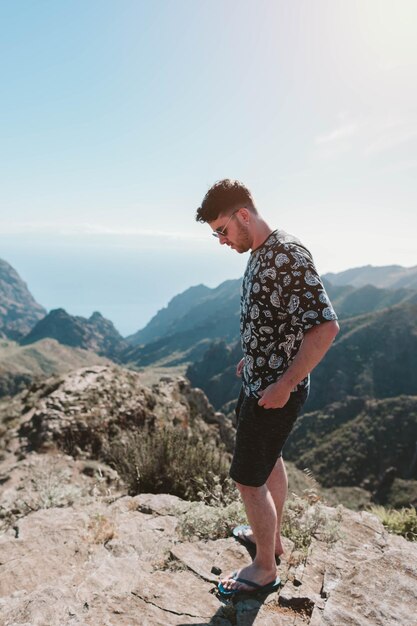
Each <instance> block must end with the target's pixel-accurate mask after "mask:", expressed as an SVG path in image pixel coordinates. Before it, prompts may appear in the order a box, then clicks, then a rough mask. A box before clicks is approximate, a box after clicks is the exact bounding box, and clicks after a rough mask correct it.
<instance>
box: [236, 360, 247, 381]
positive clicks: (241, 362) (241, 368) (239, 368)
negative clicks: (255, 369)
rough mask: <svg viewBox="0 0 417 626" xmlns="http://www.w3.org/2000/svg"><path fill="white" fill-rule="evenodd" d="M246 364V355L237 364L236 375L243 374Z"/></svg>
mask: <svg viewBox="0 0 417 626" xmlns="http://www.w3.org/2000/svg"><path fill="white" fill-rule="evenodd" d="M244 364H245V357H243V359H240V361H239V363H238V364H237V366H236V376H239V378H240V376H241V375H242V370H243V365H244Z"/></svg>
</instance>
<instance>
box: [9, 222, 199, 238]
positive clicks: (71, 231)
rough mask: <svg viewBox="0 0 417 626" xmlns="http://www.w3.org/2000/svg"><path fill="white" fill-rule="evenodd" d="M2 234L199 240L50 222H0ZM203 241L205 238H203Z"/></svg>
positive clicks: (147, 231) (184, 234)
mask: <svg viewBox="0 0 417 626" xmlns="http://www.w3.org/2000/svg"><path fill="white" fill-rule="evenodd" d="M0 234H2V235H20V234H37V235H122V236H140V237H149V238H151V237H163V238H166V239H185V240H193V241H195V240H196V239H198V238H199V236H198V235H196V234H195V233H192V232H183V231H182V232H175V231H163V230H156V229H155V230H153V229H143V228H135V227H130V228H128V227H119V226H102V225H101V224H92V223H88V222H84V223H63V222H50V221H39V220H37V221H31V222H29V221H25V222H23V221H22V222H10V221H7V222H0ZM201 239H203V237H201Z"/></svg>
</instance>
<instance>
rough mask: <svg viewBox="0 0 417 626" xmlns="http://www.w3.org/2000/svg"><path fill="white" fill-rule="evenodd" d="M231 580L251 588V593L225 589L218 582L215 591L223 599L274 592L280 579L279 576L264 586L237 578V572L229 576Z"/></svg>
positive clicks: (246, 590)
mask: <svg viewBox="0 0 417 626" xmlns="http://www.w3.org/2000/svg"><path fill="white" fill-rule="evenodd" d="M231 578H233V580H236V581H237V582H239V583H244V584H245V585H248V586H249V587H253V588H254V590H253V591H249V590H248V589H225V588H224V587H223V584H222V583H221V582H220V583H219V584H218V585H217V589H218V591H219V593H220V595H221V596H222V597H223V598H232V597H234V596H238V595H243V594H247V593H248V594H255V593H271V592H272V591H276V590H277V589H278V587H279V586H280V584H281V579H280V577H279V576H277V577H276V578H275V580H271V582H269V583H267V584H266V585H259V584H258V583H254V582H253V581H252V580H246V578H239V577H238V576H237V572H234V573H233V574H232V576H231Z"/></svg>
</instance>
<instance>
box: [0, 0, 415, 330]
mask: <svg viewBox="0 0 417 626" xmlns="http://www.w3.org/2000/svg"><path fill="white" fill-rule="evenodd" d="M416 23H417V3H416V2H415V1H414V0H409V1H405V0H396V1H395V2H394V1H391V0H366V1H364V0H359V1H354V0H344V1H342V2H341V1H338V0H326V1H324V0H314V2H313V1H311V0H309V1H307V0H305V1H300V0H286V1H280V0H268V1H265V0H257V1H256V2H255V0H221V1H219V0H198V1H194V0H175V1H168V0H165V1H161V0H149V1H147V2H144V1H140V0H134V1H133V0H120V1H116V0H112V1H109V0H88V1H86V0H83V1H74V0H73V1H66V2H64V1H62V2H61V1H59V2H57V1H56V0H55V1H49V0H42V1H41V0H38V1H37V2H29V1H27V0H26V1H25V0H19V1H18V2H16V1H15V0H3V1H2V2H1V3H0V28H1V37H0V78H1V85H2V90H1V92H2V96H1V98H0V244H1V241H3V242H4V241H6V238H7V243H8V246H7V249H6V248H4V250H6V251H7V252H8V256H6V254H4V253H2V251H1V248H0V257H2V258H5V259H6V260H9V262H12V261H13V260H15V259H16V261H15V262H18V258H22V259H23V257H18V256H16V255H17V253H16V255H15V257H14V256H13V250H12V244H13V242H16V246H17V247H16V250H17V249H18V247H19V245H20V246H21V245H22V242H23V241H28V242H29V243H28V246H29V248H26V251H27V253H28V254H29V253H30V246H31V245H32V244H33V250H34V251H35V250H36V249H37V246H38V247H39V245H40V242H45V241H46V242H48V241H52V240H53V241H54V242H55V244H56V242H58V241H59V240H60V238H62V237H65V241H66V242H68V241H69V242H71V241H72V242H73V244H74V250H75V249H79V247H82V246H83V245H84V243H83V242H87V241H90V240H91V239H89V238H90V237H91V236H92V235H94V237H96V236H97V237H98V239H99V240H100V241H101V243H102V248H105V247H106V245H107V242H109V241H110V239H109V238H110V237H116V238H117V241H118V245H119V246H121V247H126V248H129V247H134V246H140V247H141V248H142V249H148V250H149V251H150V254H159V253H161V251H165V250H167V251H168V250H169V258H170V264H171V268H172V271H174V273H175V263H176V258H177V257H178V258H179V257H181V258H183V257H184V255H185V256H186V255H187V254H189V258H190V263H191V264H192V263H193V259H194V258H195V257H196V255H200V256H201V254H203V253H204V255H205V258H206V262H205V263H204V264H202V265H201V268H202V269H201V272H200V273H201V276H200V274H199V275H198V276H197V274H195V275H191V274H190V276H189V279H190V280H191V283H193V284H195V283H196V282H205V283H206V284H210V283H211V284H213V282H215V281H217V282H220V281H221V280H223V279H224V278H228V277H230V276H231V275H235V276H236V277H237V276H239V275H240V273H241V271H243V267H244V264H245V259H242V258H237V257H236V258H235V257H233V258H232V255H235V253H234V252H233V251H230V250H228V249H227V250H226V249H224V248H221V249H220V247H219V246H218V244H216V241H215V240H214V238H210V236H209V233H208V231H207V230H206V229H207V226H202V225H200V224H197V223H195V221H194V212H195V209H196V208H197V206H198V205H199V203H200V201H201V199H202V196H203V195H204V193H205V191H206V190H207V188H208V187H209V186H210V185H211V184H212V183H213V182H214V181H215V180H217V179H219V178H223V177H225V176H230V177H233V178H239V179H241V180H243V181H244V182H245V183H246V184H247V185H248V186H249V187H250V188H251V189H252V190H253V193H254V195H255V198H256V200H257V203H258V206H259V208H260V210H261V212H262V213H263V214H264V215H265V217H266V219H267V221H268V222H269V223H270V224H271V225H272V226H279V227H282V228H285V229H286V230H288V231H290V232H293V233H295V234H297V235H298V236H299V237H300V238H301V239H303V241H304V242H305V243H306V244H308V246H309V247H310V248H311V249H312V251H313V254H314V257H315V259H316V262H317V265H318V268H319V271H321V272H323V273H324V272H326V271H339V270H343V269H346V268H348V267H354V266H358V265H364V264H367V263H371V264H373V265H383V264H390V263H400V264H402V265H406V266H411V265H415V264H416V262H417V260H416V242H415V235H416V232H417V228H416V226H417V217H416V215H417V211H416V196H417V185H416V182H415V181H416V174H417V150H416V149H417V107H416V105H417V80H416V75H417V71H416V70H417V38H416V34H415V27H416ZM68 238H69V239H68ZM42 245H43V244H42ZM45 245H47V244H45ZM66 245H71V244H70V243H69V244H66ZM177 253H178V254H177ZM51 254H52V253H51ZM52 258H53V257H52V256H51V259H52ZM184 258H185V257H184ZM56 259H57V260H56V262H57V263H58V262H59V260H58V257H56ZM51 262H52V261H51ZM21 263H22V266H21V268H19V267H17V269H18V270H19V269H20V270H21V271H22V272H23V274H24V278H26V279H28V278H30V279H31V280H33V278H32V276H30V272H29V270H30V263H29V261H28V260H27V257H26V261H25V263H26V265H25V264H24V262H23V260H22V261H21ZM197 266H198V267H199V268H200V265H199V264H198V263H197ZM210 267H216V270H215V272H214V273H212V274H210V272H209V270H210ZM204 268H205V269H204ZM222 268H223V269H222ZM181 272H182V275H183V274H184V271H183V266H182V265H181V264H180V265H179V266H178V276H179V275H180V273H181ZM45 279H46V278H45ZM187 279H188V278H187ZM178 280H179V278H178ZM174 283H175V281H174V282H172V281H171V286H172V288H174ZM191 283H190V284H191ZM31 284H32V283H31ZM31 284H30V285H29V286H31ZM179 285H183V287H184V288H185V287H186V286H187V285H186V281H185V280H184V281H183V283H181V282H178V283H175V287H176V288H177V287H178V286H179ZM172 295H174V293H172V292H170V291H169V289H166V290H165V291H163V292H162V291H161V292H160V300H159V301H158V302H160V303H163V302H165V303H166V301H167V299H168V297H172ZM42 303H43V304H44V305H45V306H58V305H59V304H58V303H54V302H53V301H52V299H50V300H49V301H48V303H45V300H44V301H43V302H42ZM96 308H99V307H96ZM74 312H75V311H74ZM132 330H133V329H132Z"/></svg>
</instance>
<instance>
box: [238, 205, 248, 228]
mask: <svg viewBox="0 0 417 626" xmlns="http://www.w3.org/2000/svg"><path fill="white" fill-rule="evenodd" d="M239 215H241V217H242V219H243V221H244V222H245V224H249V221H250V211H249V209H247V208H246V207H245V206H243V207H241V208H240V209H239Z"/></svg>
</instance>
